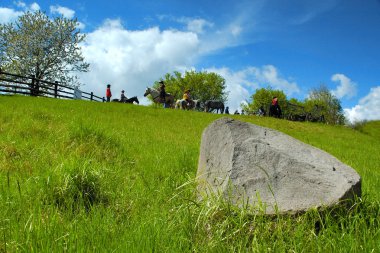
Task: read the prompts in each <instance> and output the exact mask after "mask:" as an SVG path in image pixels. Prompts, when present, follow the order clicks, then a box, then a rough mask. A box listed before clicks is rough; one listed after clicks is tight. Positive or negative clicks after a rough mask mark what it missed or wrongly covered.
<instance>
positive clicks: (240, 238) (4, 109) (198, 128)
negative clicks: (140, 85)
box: [0, 96, 380, 252]
mask: <svg viewBox="0 0 380 253" xmlns="http://www.w3.org/2000/svg"><path fill="white" fill-rule="evenodd" d="M219 117H221V115H215V114H206V113H200V112H189V111H176V110H170V109H166V110H164V109H161V108H152V107H144V106H136V105H126V104H125V105H124V104H117V103H107V104H106V103H95V102H86V101H68V100H55V99H48V98H30V97H5V96H0V252H15V251H25V252H65V251H68V252H153V251H155V252H231V251H236V252H273V251H275V252H281V251H294V252H356V251H363V252H379V251H380V233H379V231H380V225H379V217H380V203H379V194H380V193H379V189H380V181H379V179H380V155H379V150H380V138H379V137H380V133H379V129H380V122H370V123H368V124H366V125H364V126H363V127H362V128H361V129H360V131H358V130H354V129H351V128H348V127H344V126H329V125H321V124H311V123H297V122H289V121H284V120H277V119H272V118H262V117H253V116H238V115H231V117H233V118H237V119H239V120H243V121H247V122H252V123H255V124H258V125H262V126H266V127H271V128H274V129H278V130H280V131H282V132H285V133H287V134H289V135H291V136H293V137H295V138H297V139H300V140H302V141H304V142H306V143H309V144H311V145H313V146H316V147H319V148H321V149H323V150H325V151H327V152H329V153H331V154H332V155H334V156H336V157H337V158H338V159H340V160H341V161H342V162H344V163H346V164H348V165H350V166H352V167H353V168H354V169H355V170H357V171H358V173H359V174H360V175H361V176H362V181H363V197H362V198H361V199H358V200H357V203H356V204H355V205H354V207H353V208H351V209H350V210H349V211H347V210H342V209H338V208H337V210H332V211H331V210H327V211H316V210H312V211H310V212H308V213H306V214H303V215H299V216H297V217H285V216H278V217H264V216H260V215H252V214H249V212H248V211H247V210H245V209H243V210H240V209H237V208H236V207H233V206H230V205H228V204H227V203H224V202H223V201H222V200H219V199H212V198H210V200H208V201H204V202H200V201H198V200H197V198H196V196H195V184H194V177H195V175H196V170H197V161H198V155H199V146H200V141H201V134H202V131H203V129H204V128H205V127H206V126H207V125H208V124H209V123H211V122H212V121H213V120H215V119H217V118H219Z"/></svg>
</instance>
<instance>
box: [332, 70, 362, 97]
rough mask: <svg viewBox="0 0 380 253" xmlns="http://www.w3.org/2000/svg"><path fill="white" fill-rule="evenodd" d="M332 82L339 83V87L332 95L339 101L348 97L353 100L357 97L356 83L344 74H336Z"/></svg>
mask: <svg viewBox="0 0 380 253" xmlns="http://www.w3.org/2000/svg"><path fill="white" fill-rule="evenodd" d="M331 80H332V81H334V82H338V83H339V86H338V87H337V88H336V90H333V91H332V93H333V94H334V95H335V96H336V97H337V98H339V99H341V98H344V97H347V98H352V97H354V96H355V95H356V83H354V82H353V81H351V79H350V78H348V77H347V76H345V75H343V74H335V75H333V76H332V77H331Z"/></svg>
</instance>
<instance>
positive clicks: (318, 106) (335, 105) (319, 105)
mask: <svg viewBox="0 0 380 253" xmlns="http://www.w3.org/2000/svg"><path fill="white" fill-rule="evenodd" d="M305 107H306V111H308V112H309V113H310V114H311V115H312V116H313V114H317V115H316V116H319V115H323V116H324V120H325V121H326V122H327V123H329V124H344V122H345V117H344V114H343V109H342V106H341V104H340V101H339V99H338V98H336V97H335V96H334V95H333V94H332V93H331V92H330V90H329V89H328V88H327V87H326V86H325V85H320V86H319V87H318V88H314V89H312V90H311V91H310V93H309V97H308V98H307V99H306V101H305Z"/></svg>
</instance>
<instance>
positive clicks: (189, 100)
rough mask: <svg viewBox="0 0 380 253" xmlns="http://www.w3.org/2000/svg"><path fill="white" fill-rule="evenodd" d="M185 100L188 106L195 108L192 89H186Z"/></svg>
mask: <svg viewBox="0 0 380 253" xmlns="http://www.w3.org/2000/svg"><path fill="white" fill-rule="evenodd" d="M183 100H185V101H186V103H187V106H188V107H189V108H194V106H195V103H194V101H193V100H192V99H191V94H190V89H187V90H185V93H184V94H183Z"/></svg>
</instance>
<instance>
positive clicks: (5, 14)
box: [0, 7, 23, 24]
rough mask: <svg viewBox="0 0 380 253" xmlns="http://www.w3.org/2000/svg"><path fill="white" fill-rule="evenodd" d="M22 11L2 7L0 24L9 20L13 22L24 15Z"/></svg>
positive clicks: (0, 9)
mask: <svg viewBox="0 0 380 253" xmlns="http://www.w3.org/2000/svg"><path fill="white" fill-rule="evenodd" d="M22 13H23V12H22V11H16V10H13V9H9V8H1V7H0V24H6V23H9V22H13V21H14V20H16V19H17V18H18V17H19V16H20V15H22Z"/></svg>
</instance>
